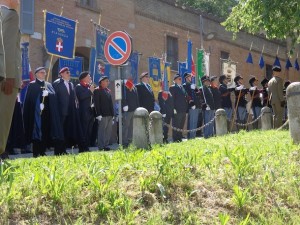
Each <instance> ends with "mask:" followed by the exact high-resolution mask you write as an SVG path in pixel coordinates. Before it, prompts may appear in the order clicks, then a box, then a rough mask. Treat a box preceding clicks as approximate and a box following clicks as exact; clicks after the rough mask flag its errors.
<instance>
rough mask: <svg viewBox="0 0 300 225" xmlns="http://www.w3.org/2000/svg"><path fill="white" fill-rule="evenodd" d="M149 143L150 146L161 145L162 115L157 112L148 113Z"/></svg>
mask: <svg viewBox="0 0 300 225" xmlns="http://www.w3.org/2000/svg"><path fill="white" fill-rule="evenodd" d="M149 117H150V142H151V144H152V145H153V144H163V129H162V127H163V126H162V115H161V113H160V112H158V111H153V112H151V113H150V116H149Z"/></svg>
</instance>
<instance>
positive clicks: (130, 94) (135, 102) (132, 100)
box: [122, 85, 140, 112]
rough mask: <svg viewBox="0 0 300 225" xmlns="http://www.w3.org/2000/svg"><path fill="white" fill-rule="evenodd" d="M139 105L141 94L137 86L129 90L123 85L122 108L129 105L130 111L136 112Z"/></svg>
mask: <svg viewBox="0 0 300 225" xmlns="http://www.w3.org/2000/svg"><path fill="white" fill-rule="evenodd" d="M139 105H140V103H139V95H138V91H137V89H136V87H134V88H133V89H132V90H129V89H128V88H127V87H125V85H123V97H122V109H123V107H124V106H128V112H134V111H135V110H136V109H137V108H138V107H139Z"/></svg>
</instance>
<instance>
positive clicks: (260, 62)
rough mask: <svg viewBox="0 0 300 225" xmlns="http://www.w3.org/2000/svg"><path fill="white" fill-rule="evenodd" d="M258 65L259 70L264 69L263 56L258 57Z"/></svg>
mask: <svg viewBox="0 0 300 225" xmlns="http://www.w3.org/2000/svg"><path fill="white" fill-rule="evenodd" d="M258 65H259V67H260V68H261V69H262V68H264V67H265V60H264V57H263V54H261V55H260V58H259V63H258Z"/></svg>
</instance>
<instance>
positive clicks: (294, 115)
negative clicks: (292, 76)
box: [286, 82, 300, 144]
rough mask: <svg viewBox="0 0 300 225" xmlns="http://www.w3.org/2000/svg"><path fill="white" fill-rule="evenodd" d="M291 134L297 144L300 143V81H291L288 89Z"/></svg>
mask: <svg viewBox="0 0 300 225" xmlns="http://www.w3.org/2000/svg"><path fill="white" fill-rule="evenodd" d="M286 97H287V110H288V119H289V127H290V134H291V137H292V139H293V142H294V143H295V144H299V143H300V113H299V112H300V82H293V83H291V84H290V85H289V86H288V88H287V89H286Z"/></svg>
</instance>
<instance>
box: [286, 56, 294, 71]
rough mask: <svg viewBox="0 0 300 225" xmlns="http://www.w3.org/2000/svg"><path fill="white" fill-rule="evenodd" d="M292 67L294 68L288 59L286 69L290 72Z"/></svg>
mask: <svg viewBox="0 0 300 225" xmlns="http://www.w3.org/2000/svg"><path fill="white" fill-rule="evenodd" d="M290 67H293V65H292V63H291V61H290V59H289V58H287V59H286V64H285V68H286V69H287V70H289V69H290Z"/></svg>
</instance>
